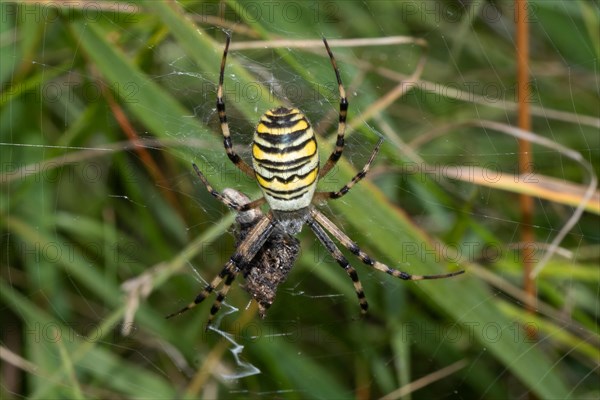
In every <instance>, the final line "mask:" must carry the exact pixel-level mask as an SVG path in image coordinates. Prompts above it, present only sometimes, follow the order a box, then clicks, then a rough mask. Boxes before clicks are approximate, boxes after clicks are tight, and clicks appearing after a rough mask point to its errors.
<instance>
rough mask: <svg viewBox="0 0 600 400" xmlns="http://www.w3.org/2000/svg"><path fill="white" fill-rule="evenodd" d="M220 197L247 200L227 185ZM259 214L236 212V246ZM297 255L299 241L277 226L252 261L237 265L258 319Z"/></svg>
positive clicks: (260, 213) (270, 302) (263, 314)
mask: <svg viewBox="0 0 600 400" xmlns="http://www.w3.org/2000/svg"><path fill="white" fill-rule="evenodd" d="M223 196H225V197H227V198H228V199H229V200H232V201H235V202H237V203H238V204H245V203H248V202H249V201H250V200H249V199H248V197H246V195H244V194H242V193H240V192H238V191H237V190H234V189H230V188H226V189H224V190H223ZM263 216H264V214H263V213H262V212H261V211H260V209H258V208H254V209H251V210H248V211H241V212H239V213H238V214H237V216H236V217H235V222H236V226H237V229H236V232H235V238H236V246H238V245H239V244H240V243H242V242H243V241H244V239H245V238H246V237H247V236H248V233H249V232H250V230H251V229H252V228H253V227H254V225H256V223H257V222H258V221H260V220H261V219H262V217H263ZM299 255H300V241H298V239H296V237H294V236H293V235H289V234H287V233H285V232H284V231H282V230H281V229H274V230H273V233H271V235H270V236H269V238H268V239H267V240H266V242H265V244H264V245H263V246H262V247H261V249H260V250H259V251H258V252H257V253H256V255H255V256H254V258H253V259H252V261H250V262H249V263H247V264H245V265H242V266H241V267H240V270H241V272H242V274H243V275H244V279H246V283H245V284H244V286H243V287H244V289H246V291H247V292H248V293H249V294H250V295H251V296H252V298H253V299H254V300H255V301H256V303H257V304H258V313H259V315H260V316H261V318H264V317H265V316H266V313H267V309H268V308H269V307H271V304H273V301H274V300H275V294H276V292H277V287H278V286H279V285H281V284H282V283H283V282H285V280H286V279H287V276H288V274H289V273H290V271H291V270H292V267H293V266H294V263H295V262H296V259H297V258H298V256H299Z"/></svg>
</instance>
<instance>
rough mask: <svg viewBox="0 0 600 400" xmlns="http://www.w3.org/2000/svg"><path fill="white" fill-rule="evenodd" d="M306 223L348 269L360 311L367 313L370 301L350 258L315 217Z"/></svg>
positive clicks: (346, 269)
mask: <svg viewBox="0 0 600 400" xmlns="http://www.w3.org/2000/svg"><path fill="white" fill-rule="evenodd" d="M306 224H307V225H308V226H309V227H310V229H312V231H313V232H314V234H315V236H316V237H317V239H319V241H320V242H321V244H323V246H325V249H327V251H328V252H329V254H331V255H332V256H333V258H334V259H335V261H337V263H338V264H339V265H340V267H342V268H344V271H346V273H347V274H348V276H349V277H350V279H352V283H353V284H354V291H355V292H356V297H358V303H359V304H360V311H361V313H363V314H366V312H367V310H368V309H369V303H368V302H367V297H366V296H365V292H364V290H363V287H362V283H361V282H360V279H359V278H358V273H357V272H356V270H355V269H354V267H353V266H352V265H350V263H349V262H348V260H346V257H344V255H343V254H342V252H341V251H340V249H338V248H337V246H336V245H335V243H333V241H332V240H331V239H330V238H329V236H327V233H326V232H325V231H324V230H323V228H321V226H320V225H319V224H318V223H317V222H316V221H315V220H314V219H313V218H308V220H307V221H306Z"/></svg>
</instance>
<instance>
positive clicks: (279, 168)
mask: <svg viewBox="0 0 600 400" xmlns="http://www.w3.org/2000/svg"><path fill="white" fill-rule="evenodd" d="M252 164H253V167H254V171H255V172H256V179H257V181H258V184H259V185H260V187H261V189H262V191H263V193H264V195H265V198H266V199H267V202H268V203H269V206H271V208H272V209H273V210H278V211H296V210H300V209H302V208H305V207H308V205H309V204H310V202H311V201H312V198H313V195H314V193H315V188H316V187H317V177H318V175H319V153H318V151H317V139H316V137H315V133H314V132H313V130H312V128H311V126H310V123H309V122H308V120H307V119H306V117H305V116H304V114H302V112H300V110H298V109H296V108H291V109H290V108H285V107H279V108H275V109H272V110H269V111H267V112H266V113H264V114H263V116H262V117H261V118H260V121H259V123H258V125H257V126H256V132H255V133H254V143H253V144H252Z"/></svg>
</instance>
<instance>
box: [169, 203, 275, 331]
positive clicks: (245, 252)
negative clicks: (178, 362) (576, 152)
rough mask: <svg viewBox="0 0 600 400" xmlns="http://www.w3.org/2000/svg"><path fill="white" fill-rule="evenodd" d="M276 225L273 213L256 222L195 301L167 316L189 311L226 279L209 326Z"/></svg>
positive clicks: (212, 309) (213, 307)
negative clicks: (235, 281) (234, 282)
mask: <svg viewBox="0 0 600 400" xmlns="http://www.w3.org/2000/svg"><path fill="white" fill-rule="evenodd" d="M219 196H221V197H222V198H223V199H224V200H226V201H230V200H229V199H228V198H227V197H224V196H222V195H220V194H219ZM274 227H275V224H274V222H273V215H272V214H271V213H268V214H267V215H265V216H263V217H262V218H261V219H260V220H259V221H258V222H257V223H256V225H254V227H253V228H252V229H251V230H250V232H248V235H247V236H246V238H245V239H244V240H243V241H242V242H241V243H240V244H239V246H238V247H237V250H236V251H235V253H234V254H233V256H231V258H230V259H229V261H227V263H226V264H225V266H224V267H223V269H222V270H221V272H219V274H218V275H217V276H216V277H215V278H214V279H213V280H212V281H211V282H210V283H209V284H208V285H206V287H205V288H204V290H202V292H200V294H198V296H196V298H195V299H194V301H193V302H191V303H190V304H188V305H187V306H185V307H183V308H182V309H181V310H179V311H177V312H175V313H173V314H170V315H168V316H167V318H171V317H174V316H177V315H179V314H182V313H184V312H186V311H188V310H189V309H191V308H194V307H196V305H198V304H200V303H201V302H203V301H204V299H206V298H207V297H208V296H209V295H210V294H211V293H212V292H213V291H214V290H215V289H216V288H217V287H218V286H219V285H220V284H221V282H223V280H225V283H224V284H223V288H222V289H221V290H220V291H219V293H218V294H217V298H216V299H215V302H214V303H213V306H212V307H211V309H210V316H209V319H208V324H207V328H208V326H209V325H210V323H211V321H212V319H213V317H214V316H215V314H216V313H217V312H218V311H219V309H220V308H221V304H222V302H223V300H224V299H225V296H226V295H227V292H228V291H229V288H230V287H231V284H232V283H233V281H234V279H235V277H236V276H237V274H238V273H239V271H240V269H241V267H242V266H244V265H245V264H248V263H249V262H250V261H251V260H252V259H253V258H254V256H255V255H256V253H257V252H258V251H259V250H260V249H261V247H262V246H263V245H264V243H265V242H266V241H267V239H268V238H269V236H270V235H271V233H272V232H273V229H274Z"/></svg>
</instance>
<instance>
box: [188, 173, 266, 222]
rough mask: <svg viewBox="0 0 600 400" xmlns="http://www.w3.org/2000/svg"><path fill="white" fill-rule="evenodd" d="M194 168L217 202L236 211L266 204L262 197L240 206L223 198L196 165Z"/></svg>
mask: <svg viewBox="0 0 600 400" xmlns="http://www.w3.org/2000/svg"><path fill="white" fill-rule="evenodd" d="M192 166H193V167H194V170H195V171H196V174H198V177H199V178H200V180H201V181H202V183H204V186H206V190H208V192H209V193H210V194H212V195H213V196H214V197H215V198H216V199H217V200H219V201H220V202H221V203H223V204H225V205H226V206H227V207H229V208H232V209H234V210H236V211H248V210H251V209H253V208H256V207H259V206H261V205H263V204H264V202H265V198H264V197H261V198H260V199H256V200H254V201H251V202H249V203H246V204H239V203H237V202H236V201H234V200H232V199H229V198H228V197H227V196H223V195H222V194H221V193H219V192H217V191H216V190H215V189H214V188H213V187H212V185H211V184H210V183H209V182H208V179H206V177H205V176H204V174H203V173H202V172H200V169H199V168H198V166H197V165H196V164H193V163H192Z"/></svg>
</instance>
